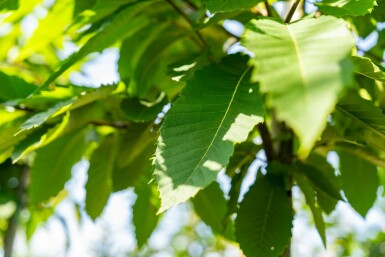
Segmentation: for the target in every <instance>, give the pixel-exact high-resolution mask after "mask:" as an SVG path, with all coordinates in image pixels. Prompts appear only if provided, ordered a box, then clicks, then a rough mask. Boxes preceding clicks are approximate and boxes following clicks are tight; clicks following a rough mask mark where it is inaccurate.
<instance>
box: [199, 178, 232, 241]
mask: <svg viewBox="0 0 385 257" xmlns="http://www.w3.org/2000/svg"><path fill="white" fill-rule="evenodd" d="M192 202H193V204H194V209H195V212H196V213H197V214H198V216H199V217H200V218H201V219H202V220H203V222H204V223H206V224H207V225H209V226H210V227H211V229H212V230H213V231H215V232H216V233H218V234H222V235H224V236H225V237H227V238H229V239H230V240H231V239H233V237H234V235H233V234H231V233H232V232H233V228H232V225H233V224H232V221H231V220H229V217H227V220H224V219H225V218H226V217H225V215H226V213H227V202H226V199H225V197H224V194H223V191H222V190H221V188H220V187H219V185H218V183H216V182H213V183H212V184H210V185H209V186H208V187H206V188H205V189H203V190H201V191H199V193H198V194H196V195H195V197H194V198H192Z"/></svg>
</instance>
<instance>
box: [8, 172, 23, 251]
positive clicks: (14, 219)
mask: <svg viewBox="0 0 385 257" xmlns="http://www.w3.org/2000/svg"><path fill="white" fill-rule="evenodd" d="M28 176H29V168H28V167H24V168H23V169H22V171H21V174H20V178H19V186H18V188H17V192H16V210H15V212H14V213H13V215H12V216H11V217H10V218H9V220H8V228H7V230H6V231H5V235H4V257H12V256H13V245H14V242H15V237H16V232H17V227H18V225H19V219H20V213H21V211H22V210H23V209H24V208H25V206H26V205H27V198H26V197H27V196H26V190H27V186H28Z"/></svg>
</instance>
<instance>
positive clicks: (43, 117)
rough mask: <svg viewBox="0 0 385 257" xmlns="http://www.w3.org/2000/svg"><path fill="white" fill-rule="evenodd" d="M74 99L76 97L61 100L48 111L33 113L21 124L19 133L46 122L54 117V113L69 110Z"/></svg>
mask: <svg viewBox="0 0 385 257" xmlns="http://www.w3.org/2000/svg"><path fill="white" fill-rule="evenodd" d="M74 101H75V99H70V100H67V101H62V102H59V103H57V104H55V105H54V106H52V107H51V108H49V109H48V110H47V111H45V112H41V113H38V114H35V115H33V116H32V117H31V118H29V119H28V120H26V121H25V122H24V123H23V124H22V125H21V126H20V131H19V132H18V133H20V132H22V131H24V130H29V129H32V128H36V127H38V126H40V125H41V124H43V123H44V122H46V121H47V120H48V119H49V118H50V117H52V115H54V114H55V113H57V112H60V111H61V110H67V109H68V107H69V106H71V105H72V103H73V102H74Z"/></svg>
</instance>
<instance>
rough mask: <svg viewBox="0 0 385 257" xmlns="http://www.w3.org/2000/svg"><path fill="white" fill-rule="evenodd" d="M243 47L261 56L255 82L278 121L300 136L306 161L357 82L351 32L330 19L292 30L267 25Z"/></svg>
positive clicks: (256, 26)
mask: <svg viewBox="0 0 385 257" xmlns="http://www.w3.org/2000/svg"><path fill="white" fill-rule="evenodd" d="M242 42H243V44H244V45H245V46H246V47H247V48H248V49H249V50H251V51H252V52H253V53H254V54H255V57H254V58H253V59H252V61H253V63H254V64H255V65H256V68H255V69H254V73H253V80H255V81H259V82H260V86H261V91H262V92H265V93H268V99H267V100H268V104H270V106H271V107H273V108H275V110H276V113H277V117H278V119H280V120H282V121H285V122H286V123H287V124H288V125H289V126H290V127H292V128H293V130H294V132H295V133H296V134H297V135H298V137H299V139H300V142H301V144H300V149H299V155H300V157H306V155H307V154H308V153H309V151H310V149H311V148H312V146H313V144H314V142H315V141H316V140H317V138H318V136H319V135H320V134H321V132H322V130H323V129H324V127H325V125H326V118H327V116H328V115H329V114H330V112H331V111H332V110H333V108H334V105H335V103H336V101H337V95H338V93H339V92H341V90H342V89H343V88H344V86H345V85H347V84H349V83H350V81H351V77H352V65H351V63H350V62H349V61H348V60H347V59H346V58H347V55H348V54H349V53H350V51H351V49H352V47H353V45H354V40H353V36H352V34H351V32H350V31H349V30H348V29H347V27H346V24H345V23H344V22H343V21H342V20H339V19H336V18H334V17H328V16H322V17H320V18H317V19H315V18H313V19H305V20H301V21H298V22H295V23H292V24H282V23H278V22H275V21H272V20H267V19H264V20H256V21H252V22H251V23H249V24H248V25H247V30H246V33H245V34H244V39H243V41H242ZM298 114H300V115H298Z"/></svg>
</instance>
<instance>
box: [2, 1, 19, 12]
mask: <svg viewBox="0 0 385 257" xmlns="http://www.w3.org/2000/svg"><path fill="white" fill-rule="evenodd" d="M17 8H19V0H0V10H4V9H5V10H17Z"/></svg>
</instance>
